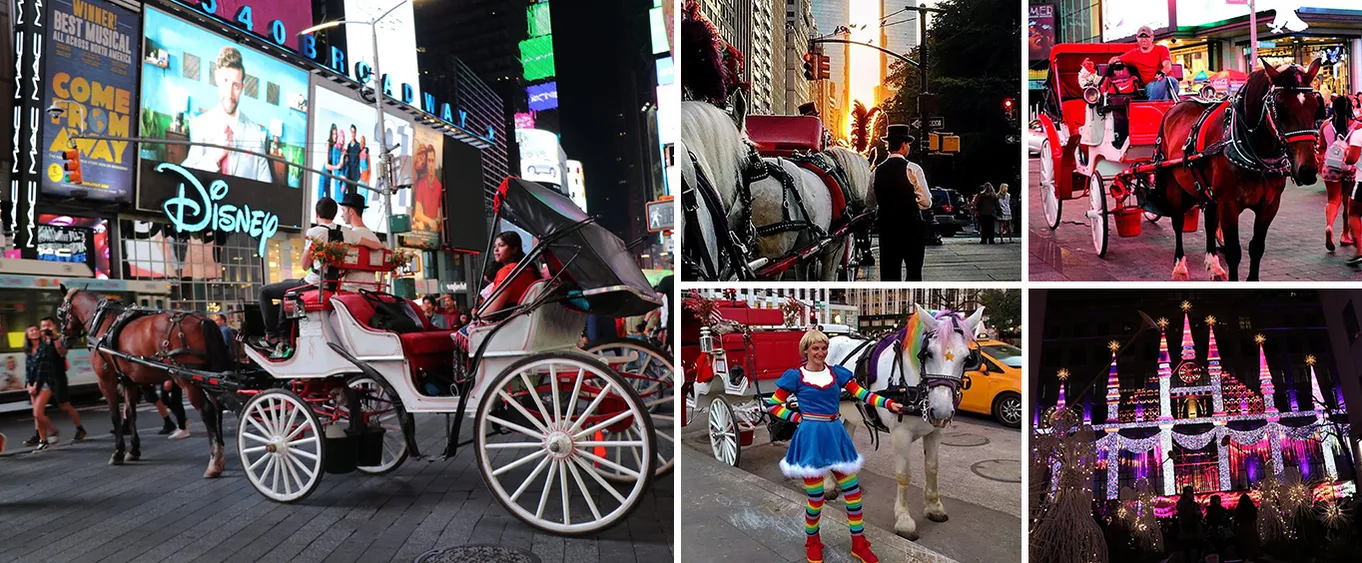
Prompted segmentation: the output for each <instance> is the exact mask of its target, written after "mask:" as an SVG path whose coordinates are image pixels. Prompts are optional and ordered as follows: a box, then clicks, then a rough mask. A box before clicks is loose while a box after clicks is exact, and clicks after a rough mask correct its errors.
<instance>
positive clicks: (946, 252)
mask: <svg viewBox="0 0 1362 563" xmlns="http://www.w3.org/2000/svg"><path fill="white" fill-rule="evenodd" d="M1010 240H1011V242H1007V243H1002V244H987V245H985V244H979V235H977V234H966V233H961V234H960V235H958V236H955V237H946V238H944V239H942V241H943V244H942V245H941V246H928V247H927V252H926V256H925V257H924V259H923V264H922V279H923V280H924V281H1020V280H1021V246H1022V245H1021V237H1020V236H1018V237H1013V238H1012V239H1010ZM871 250H872V252H874V254H875V265H874V266H870V267H868V268H857V269H856V280H857V281H879V279H880V270H879V265H880V246H879V242H878V237H876V238H875V239H873V240H872V246H871Z"/></svg>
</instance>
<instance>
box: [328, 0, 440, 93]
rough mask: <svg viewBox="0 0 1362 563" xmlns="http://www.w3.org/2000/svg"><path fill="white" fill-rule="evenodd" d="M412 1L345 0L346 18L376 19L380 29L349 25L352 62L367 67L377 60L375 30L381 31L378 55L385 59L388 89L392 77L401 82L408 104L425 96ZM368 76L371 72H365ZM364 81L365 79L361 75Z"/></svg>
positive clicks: (348, 44) (347, 26) (349, 45)
mask: <svg viewBox="0 0 1362 563" xmlns="http://www.w3.org/2000/svg"><path fill="white" fill-rule="evenodd" d="M412 10H413V9H412V3H411V2H401V3H399V2H398V1H397V0H386V1H382V2H376V1H374V0H345V18H346V19H348V20H350V21H364V22H367V21H374V20H375V19H377V18H380V17H382V18H383V19H381V20H379V21H378V23H376V24H374V27H375V28H376V29H372V28H370V26H367V25H346V26H342V27H344V28H345V45H346V52H347V54H348V55H350V62H351V63H352V64H354V65H355V66H357V67H358V66H359V65H361V64H363V65H364V66H365V67H366V68H367V67H369V66H370V65H371V64H373V62H374V53H373V50H374V47H375V41H374V34H375V33H377V34H378V40H377V47H378V56H379V57H380V58H381V59H382V60H381V62H380V64H381V66H382V67H383V75H384V76H383V80H384V90H385V91H386V90H387V89H388V84H387V81H388V79H389V78H392V79H393V80H395V81H397V82H399V83H400V84H401V90H400V91H399V94H401V97H400V98H399V99H400V100H402V103H404V104H414V103H415V102H416V100H417V99H419V98H420V97H421V91H420V90H421V69H420V67H419V66H417V58H416V27H415V26H416V23H415V19H416V16H415V14H414V12H413V11H412ZM364 74H365V79H367V78H368V77H369V75H370V74H371V73H369V72H365V73H364ZM360 82H364V79H361V80H360Z"/></svg>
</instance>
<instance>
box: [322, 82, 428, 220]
mask: <svg viewBox="0 0 1362 563" xmlns="http://www.w3.org/2000/svg"><path fill="white" fill-rule="evenodd" d="M312 97H313V104H312V133H311V135H310V136H309V139H310V143H309V147H310V151H309V152H310V155H309V156H310V157H311V161H312V165H311V168H313V169H315V170H325V171H327V172H329V173H331V174H334V175H336V176H342V177H345V178H348V179H350V180H354V181H356V182H359V183H361V184H364V185H366V186H374V187H377V186H379V185H381V184H380V181H381V180H382V173H381V171H380V170H379V164H380V160H379V156H380V151H379V134H378V128H377V127H376V126H375V125H376V122H377V119H376V117H375V109H374V107H373V106H372V105H369V104H366V103H364V102H362V101H359V100H357V99H354V98H351V97H349V96H347V95H345V94H341V93H339V92H336V91H334V90H331V89H330V88H327V87H324V86H322V82H321V81H320V80H319V81H318V82H317V83H316V84H315V85H314V86H313V90H312ZM384 122H385V123H384V125H385V129H386V133H387V136H388V145H389V146H396V147H397V150H396V151H394V152H393V153H392V158H393V159H394V160H395V166H396V171H397V174H396V175H397V178H396V185H397V186H406V185H411V184H412V149H413V146H414V144H415V133H414V132H413V131H412V126H411V122H409V121H407V120H405V119H402V118H400V117H398V116H396V115H393V114H391V113H386V112H385V113H384ZM307 185H308V197H307V201H308V203H307V206H306V207H307V216H308V218H309V221H314V222H315V219H316V218H315V214H316V212H315V210H314V209H313V207H314V206H313V205H312V203H313V202H315V201H317V200H318V199H319V198H321V197H322V196H331V198H332V199H335V200H336V201H340V199H341V197H343V196H344V194H345V192H346V190H347V189H356V188H352V187H351V188H348V187H347V186H346V184H345V183H344V182H339V181H336V180H333V179H331V178H327V177H325V176H322V175H320V174H314V173H309V174H308V181H307ZM411 192H412V190H401V191H399V192H397V193H396V194H394V195H393V202H392V203H393V214H401V213H405V212H406V211H407V210H408V209H409V208H410V206H411V199H412V193H411ZM359 194H360V195H363V196H364V198H365V200H366V202H367V203H366V204H367V206H368V207H367V209H365V210H364V226H366V227H369V228H370V229H371V230H373V231H374V232H376V233H386V232H388V217H387V215H386V214H385V212H384V210H383V198H382V197H380V196H379V194H377V193H374V192H371V191H369V190H359Z"/></svg>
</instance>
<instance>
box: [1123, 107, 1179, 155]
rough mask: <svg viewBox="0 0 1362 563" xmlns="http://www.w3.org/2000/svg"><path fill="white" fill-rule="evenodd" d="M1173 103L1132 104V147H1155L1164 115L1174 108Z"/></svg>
mask: <svg viewBox="0 0 1362 563" xmlns="http://www.w3.org/2000/svg"><path fill="white" fill-rule="evenodd" d="M1174 103H1175V102H1173V101H1163V102H1134V103H1131V104H1130V145H1131V146H1137V145H1153V144H1154V142H1155V141H1157V140H1158V139H1159V128H1160V127H1161V126H1162V125H1163V114H1165V113H1168V110H1169V109H1170V108H1172V107H1173V104H1174Z"/></svg>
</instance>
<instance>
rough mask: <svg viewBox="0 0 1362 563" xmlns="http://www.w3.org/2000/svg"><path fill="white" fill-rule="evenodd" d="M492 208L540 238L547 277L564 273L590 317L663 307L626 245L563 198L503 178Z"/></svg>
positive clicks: (539, 186) (533, 184) (524, 182)
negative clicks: (577, 291) (583, 301)
mask: <svg viewBox="0 0 1362 563" xmlns="http://www.w3.org/2000/svg"><path fill="white" fill-rule="evenodd" d="M495 205H496V206H497V212H498V213H500V214H502V215H503V216H504V217H506V219H507V220H508V221H510V222H512V223H515V224H516V225H519V226H520V227H521V228H523V229H525V230H526V231H529V232H530V233H531V234H533V235H535V236H536V237H538V239H539V241H538V244H539V245H541V246H543V248H542V250H543V252H544V255H545V259H546V261H547V262H548V263H549V268H550V271H551V272H558V271H560V270H564V269H565V272H564V276H565V277H566V278H567V279H568V280H569V281H570V282H571V283H573V284H575V285H576V286H577V288H578V289H580V290H581V292H582V297H583V299H584V300H585V301H586V309H587V311H588V312H590V313H593V314H597V315H603V316H607V317H627V316H634V315H642V314H644V313H647V312H648V311H651V310H653V309H656V308H657V307H659V306H661V304H662V300H661V298H660V297H659V296H658V295H657V292H655V291H653V288H652V286H651V285H649V284H648V278H646V277H644V275H643V270H640V269H639V267H638V264H637V263H635V262H634V258H633V255H632V254H630V253H629V249H628V248H627V247H626V246H625V245H624V242H623V241H621V240H620V239H619V237H617V236H615V234H614V233H611V232H610V231H608V230H606V229H605V228H604V227H602V226H600V225H599V224H597V223H596V222H595V220H594V219H592V218H590V217H589V216H587V214H586V212H584V211H582V210H581V209H580V208H578V207H577V205H576V204H574V203H572V200H570V199H568V198H567V196H564V195H563V194H560V193H558V192H557V191H554V190H553V189H551V188H548V187H546V186H544V185H542V184H539V183H536V182H531V181H529V180H523V179H520V178H507V179H506V180H505V181H503V182H502V183H501V187H500V188H498V189H497V197H496V202H495Z"/></svg>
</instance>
